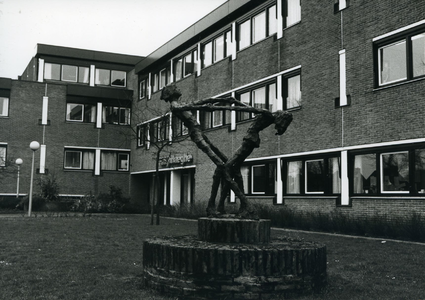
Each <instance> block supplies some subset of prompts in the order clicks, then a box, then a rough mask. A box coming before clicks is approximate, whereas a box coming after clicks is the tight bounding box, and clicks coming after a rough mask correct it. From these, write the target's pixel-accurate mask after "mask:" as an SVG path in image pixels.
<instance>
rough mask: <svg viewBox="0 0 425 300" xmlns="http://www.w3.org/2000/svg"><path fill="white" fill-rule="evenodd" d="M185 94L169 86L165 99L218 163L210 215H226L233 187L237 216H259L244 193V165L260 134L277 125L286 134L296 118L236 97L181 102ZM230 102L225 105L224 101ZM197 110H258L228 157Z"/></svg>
mask: <svg viewBox="0 0 425 300" xmlns="http://www.w3.org/2000/svg"><path fill="white" fill-rule="evenodd" d="M181 95H182V93H181V92H180V90H179V89H178V88H177V87H176V86H175V85H169V86H167V87H165V88H164V89H163V90H162V94H161V99H162V100H164V101H166V102H169V104H170V107H171V112H172V113H173V115H174V116H176V117H177V118H179V119H180V120H181V121H182V122H183V124H184V125H185V126H186V127H187V128H188V130H189V136H190V138H191V139H192V141H193V142H194V143H195V144H196V146H197V147H198V148H199V149H200V150H202V151H203V152H204V153H205V154H206V155H208V157H209V158H210V159H211V160H212V161H213V162H214V164H215V165H216V169H215V172H214V175H213V183H212V189H211V195H210V198H209V201H208V206H207V216H209V217H219V216H222V215H225V214H226V212H225V205H224V202H225V199H226V197H227V195H228V193H229V191H230V190H232V191H233V192H234V193H235V196H236V197H237V198H239V200H240V206H239V211H238V214H237V217H239V218H247V219H258V215H257V213H256V211H255V209H254V208H253V206H252V204H251V203H250V202H249V200H248V199H247V197H246V196H245V194H244V192H243V191H244V188H243V180H242V174H241V165H242V163H243V162H244V161H245V159H246V158H247V157H248V156H249V155H250V154H251V153H252V151H253V150H254V149H255V148H258V147H259V146H260V136H259V133H260V132H261V131H262V130H263V129H265V128H267V127H269V126H270V125H272V124H274V126H275V129H276V135H282V134H283V133H284V132H285V131H286V129H287V128H288V126H289V124H290V123H291V121H292V115H291V114H289V113H286V112H283V111H276V112H274V113H272V112H270V111H268V110H266V109H261V108H255V107H252V106H249V105H246V104H244V103H242V102H240V101H238V100H236V99H235V98H231V97H230V98H210V99H206V100H201V101H197V102H192V103H190V104H179V103H178V100H179V98H180V97H181ZM223 103H226V104H230V106H223V105H222V104H223ZM194 110H202V111H217V110H231V111H240V112H249V113H254V114H255V115H256V116H255V118H254V120H253V122H252V123H251V126H250V127H249V128H248V131H247V134H246V135H245V137H244V138H243V141H242V145H241V146H240V147H239V149H237V150H236V152H235V153H234V154H233V156H232V157H230V158H228V157H227V156H226V155H225V154H224V153H222V152H221V151H220V150H219V149H218V148H217V147H216V146H215V145H214V144H213V143H212V142H211V141H210V140H209V139H208V137H207V136H206V135H205V134H204V132H203V130H202V128H201V125H200V124H199V123H198V121H197V119H196V116H194V115H193V114H192V111H194ZM220 185H221V192H220V200H219V203H218V205H217V207H216V205H215V200H216V197H217V194H218V189H219V187H220Z"/></svg>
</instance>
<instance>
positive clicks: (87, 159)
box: [83, 151, 94, 170]
mask: <svg viewBox="0 0 425 300" xmlns="http://www.w3.org/2000/svg"><path fill="white" fill-rule="evenodd" d="M83 169H84V170H93V169H94V151H84V152H83Z"/></svg>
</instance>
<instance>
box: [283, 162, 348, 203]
mask: <svg viewBox="0 0 425 300" xmlns="http://www.w3.org/2000/svg"><path fill="white" fill-rule="evenodd" d="M282 167H283V174H284V176H285V178H284V182H285V184H284V191H285V194H287V195H307V194H324V195H334V194H340V193H341V175H340V172H341V163H340V156H336V155H333V156H327V157H311V158H310V157H309V158H302V159H297V160H290V161H289V160H288V161H284V163H283V165H282Z"/></svg>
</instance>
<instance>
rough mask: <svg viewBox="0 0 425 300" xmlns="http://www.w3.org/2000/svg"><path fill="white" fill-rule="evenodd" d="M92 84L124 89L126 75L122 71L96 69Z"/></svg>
mask: <svg viewBox="0 0 425 300" xmlns="http://www.w3.org/2000/svg"><path fill="white" fill-rule="evenodd" d="M94 82H95V84H96V85H105V86H117V87H125V85H126V73H125V72H124V71H115V70H112V71H111V70H107V69H96V72H95V81H94Z"/></svg>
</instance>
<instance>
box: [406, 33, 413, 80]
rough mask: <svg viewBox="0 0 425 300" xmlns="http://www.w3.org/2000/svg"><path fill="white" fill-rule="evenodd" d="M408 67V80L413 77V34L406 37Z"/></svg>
mask: <svg viewBox="0 0 425 300" xmlns="http://www.w3.org/2000/svg"><path fill="white" fill-rule="evenodd" d="M406 68H407V70H406V74H407V80H411V79H412V78H413V52H412V36H408V37H407V38H406Z"/></svg>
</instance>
